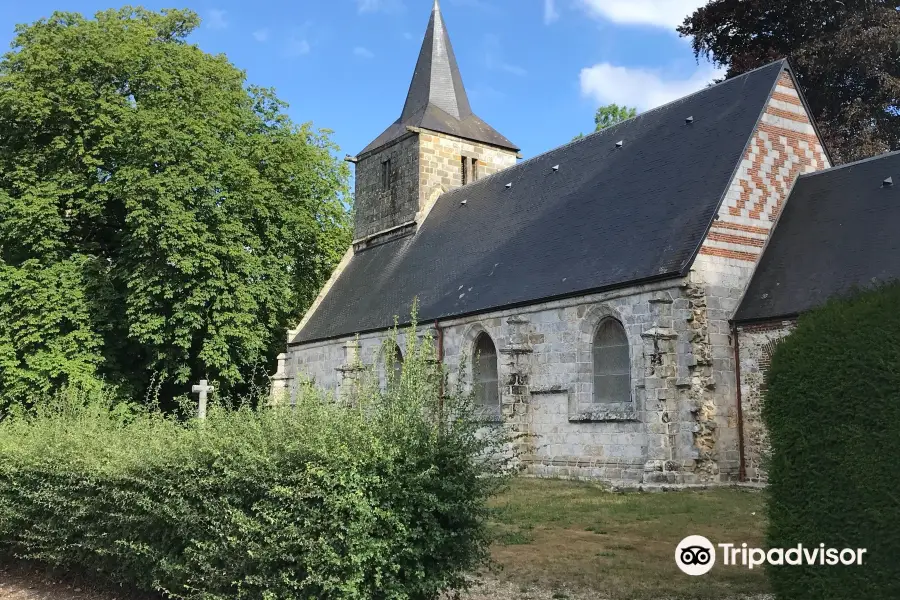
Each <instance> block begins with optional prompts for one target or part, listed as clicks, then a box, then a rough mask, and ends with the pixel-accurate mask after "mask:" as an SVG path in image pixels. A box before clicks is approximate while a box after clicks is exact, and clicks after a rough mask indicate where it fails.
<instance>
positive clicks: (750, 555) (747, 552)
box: [675, 535, 866, 575]
mask: <svg viewBox="0 0 900 600" xmlns="http://www.w3.org/2000/svg"><path fill="white" fill-rule="evenodd" d="M717 547H718V549H719V550H718V555H719V556H720V557H721V559H722V561H721V564H722V565H724V566H728V567H746V568H748V569H753V568H755V567H759V566H761V565H767V564H768V565H777V566H782V565H792V566H797V565H819V566H835V565H838V564H840V565H845V566H850V565H862V564H863V554H865V553H866V549H865V548H842V549H838V548H826V547H825V544H819V545H818V546H812V547H807V546H804V545H803V544H797V545H796V546H794V547H791V548H771V549H770V550H763V549H762V548H750V547H748V546H747V544H746V543H744V544H740V545H738V544H715V545H714V544H713V543H712V542H711V541H709V540H708V539H706V538H705V537H703V536H702V535H689V536H688V537H686V538H684V539H683V540H681V542H680V543H679V544H678V546H677V547H676V548H675V564H676V565H678V568H679V569H681V570H682V571H683V572H684V573H687V574H688V575H704V574H706V573H709V571H710V569H712V568H713V566H715V564H716V554H717V550H716V548H717Z"/></svg>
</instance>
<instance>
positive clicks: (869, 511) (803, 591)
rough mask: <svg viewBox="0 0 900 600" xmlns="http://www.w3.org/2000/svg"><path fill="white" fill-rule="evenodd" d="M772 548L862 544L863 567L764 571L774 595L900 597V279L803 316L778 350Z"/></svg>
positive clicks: (769, 401) (769, 408) (770, 416)
mask: <svg viewBox="0 0 900 600" xmlns="http://www.w3.org/2000/svg"><path fill="white" fill-rule="evenodd" d="M763 418H764V420H765V423H766V426H767V428H768V431H769V439H770V441H771V466H770V471H769V494H770V504H769V530H768V543H769V546H770V547H772V548H787V547H796V546H797V544H798V543H802V544H803V546H804V547H807V548H819V545H820V544H822V543H824V544H825V547H826V548H829V547H834V548H866V549H867V553H866V554H865V555H863V556H864V559H863V565H862V566H844V565H840V564H839V565H837V566H828V565H824V566H822V565H816V566H806V565H804V566H782V567H769V573H770V576H771V579H772V583H773V588H774V590H775V592H776V594H777V596H778V597H779V598H785V599H790V600H806V599H808V600H830V599H834V600H837V599H841V600H845V599H847V598H865V599H867V600H879V599H884V600H888V599H890V600H896V599H897V598H900V284H893V285H890V286H886V287H882V288H880V289H876V290H873V291H868V292H863V293H857V294H855V295H853V296H851V297H849V298H846V299H840V300H835V301H832V302H830V303H829V304H827V305H826V306H825V307H823V308H821V309H819V310H816V311H814V312H812V313H810V314H808V315H805V316H803V317H802V318H801V319H800V320H799V323H798V326H797V328H796V330H795V331H794V332H793V333H791V335H789V336H788V337H787V338H785V339H784V341H783V342H781V343H780V344H779V345H778V347H777V349H776V350H775V352H774V354H773V357H772V364H771V368H770V371H769V374H768V392H767V393H766V397H765V400H764V403H763Z"/></svg>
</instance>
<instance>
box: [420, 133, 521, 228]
mask: <svg viewBox="0 0 900 600" xmlns="http://www.w3.org/2000/svg"><path fill="white" fill-rule="evenodd" d="M419 149H420V153H419V186H420V187H419V207H420V218H419V219H418V220H419V221H420V222H421V221H422V217H424V216H425V215H427V213H428V211H429V210H430V209H431V206H432V205H433V203H434V201H435V200H436V199H437V197H438V196H439V195H440V193H442V192H447V191H450V190H452V189H455V188H458V187H460V186H461V185H462V168H461V167H462V157H463V156H465V157H466V159H467V161H468V162H467V169H468V182H467V183H471V182H472V181H473V178H472V159H473V158H474V159H475V160H476V161H478V166H477V179H483V178H485V177H488V176H489V175H493V174H494V173H497V172H498V171H501V170H503V169H505V168H507V167H511V166H513V165H515V164H516V157H517V154H516V153H515V152H513V151H511V150H506V149H503V148H496V147H493V146H487V145H485V144H479V143H478V142H472V141H469V140H464V139H462V138H458V137H454V136H452V135H447V134H444V133H436V132H433V131H428V130H425V129H422V130H420V133H419ZM436 191H437V192H438V193H437V194H436V193H435V192H436Z"/></svg>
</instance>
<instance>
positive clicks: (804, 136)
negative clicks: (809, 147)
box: [757, 123, 819, 145]
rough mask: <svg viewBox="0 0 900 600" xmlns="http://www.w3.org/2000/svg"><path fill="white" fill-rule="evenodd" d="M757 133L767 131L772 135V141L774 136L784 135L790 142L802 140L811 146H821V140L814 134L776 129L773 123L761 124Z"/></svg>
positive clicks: (781, 128)
mask: <svg viewBox="0 0 900 600" xmlns="http://www.w3.org/2000/svg"><path fill="white" fill-rule="evenodd" d="M757 131H765V132H766V133H768V134H770V137H769V139H770V140H771V139H772V138H771V136H773V135H775V136H782V135H783V136H784V137H786V138H787V139H788V141H789V142H790V141H791V140H794V141H798V142H799V141H801V140H802V141H805V142H809V143H810V144H815V145H819V138H817V137H816V136H815V135H813V134H810V133H800V132H799V131H792V130H790V129H784V128H783V127H776V126H774V125H772V124H771V123H760V124H759V126H758V127H757Z"/></svg>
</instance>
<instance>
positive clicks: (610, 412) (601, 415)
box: [569, 403, 640, 423]
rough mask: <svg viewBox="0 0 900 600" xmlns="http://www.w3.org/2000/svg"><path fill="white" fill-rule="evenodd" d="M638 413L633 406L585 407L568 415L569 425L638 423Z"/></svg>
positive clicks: (599, 405) (600, 405)
mask: <svg viewBox="0 0 900 600" xmlns="http://www.w3.org/2000/svg"><path fill="white" fill-rule="evenodd" d="M638 421H640V419H639V418H638V413H637V411H636V410H635V408H634V405H633V404H630V403H629V404H609V405H602V404H598V405H596V406H590V407H587V406H585V407H584V408H582V409H581V410H578V411H573V412H570V413H569V422H570V423H604V422H638Z"/></svg>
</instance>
